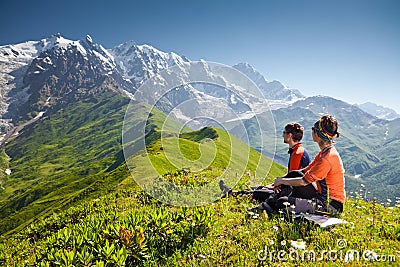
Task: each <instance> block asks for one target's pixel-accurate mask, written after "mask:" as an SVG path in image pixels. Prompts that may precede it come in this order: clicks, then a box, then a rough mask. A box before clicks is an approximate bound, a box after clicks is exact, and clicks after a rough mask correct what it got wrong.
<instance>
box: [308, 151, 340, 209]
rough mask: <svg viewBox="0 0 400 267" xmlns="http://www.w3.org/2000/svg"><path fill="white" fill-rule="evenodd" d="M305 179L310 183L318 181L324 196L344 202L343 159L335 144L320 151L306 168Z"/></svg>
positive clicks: (320, 191) (319, 188)
mask: <svg viewBox="0 0 400 267" xmlns="http://www.w3.org/2000/svg"><path fill="white" fill-rule="evenodd" d="M302 171H303V172H304V180H305V181H306V182H308V183H312V182H317V187H318V191H319V193H320V194H321V195H322V197H323V198H325V199H328V197H329V198H330V199H334V200H337V201H339V202H340V203H344V201H345V199H346V193H345V190H344V186H345V181H344V168H343V163H342V159H341V158H340V155H339V153H338V152H337V150H336V148H335V147H334V146H331V147H329V148H326V149H324V150H322V151H320V152H319V153H318V154H317V156H316V157H315V158H314V160H313V161H312V162H311V163H310V165H308V166H307V167H306V168H304V169H303V170H302Z"/></svg>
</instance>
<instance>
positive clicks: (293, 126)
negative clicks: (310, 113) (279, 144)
mask: <svg viewBox="0 0 400 267" xmlns="http://www.w3.org/2000/svg"><path fill="white" fill-rule="evenodd" d="M285 132H287V133H291V134H292V139H293V141H295V142H300V141H301V139H302V138H303V132H304V127H303V126H301V124H300V123H297V122H292V123H288V124H286V126H285Z"/></svg>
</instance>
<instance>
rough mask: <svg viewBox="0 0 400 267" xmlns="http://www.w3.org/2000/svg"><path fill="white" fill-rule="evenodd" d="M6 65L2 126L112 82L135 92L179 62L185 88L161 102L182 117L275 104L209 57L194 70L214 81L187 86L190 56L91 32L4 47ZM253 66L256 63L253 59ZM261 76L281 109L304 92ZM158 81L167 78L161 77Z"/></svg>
mask: <svg viewBox="0 0 400 267" xmlns="http://www.w3.org/2000/svg"><path fill="white" fill-rule="evenodd" d="M0 65H1V72H0V82H1V99H0V115H1V118H2V125H3V126H2V132H5V131H7V129H8V128H9V126H10V125H12V123H11V122H14V123H16V122H18V121H19V120H21V119H24V120H25V119H29V118H32V117H34V115H36V114H38V113H39V112H44V111H45V110H46V109H48V108H49V107H52V106H55V104H59V103H67V102H69V101H77V100H79V99H80V98H81V97H83V96H88V95H91V94H96V92H99V91H102V90H104V89H105V88H106V87H110V88H112V90H117V91H120V92H121V93H123V94H125V95H128V96H130V97H132V96H133V94H134V93H135V92H136V90H140V88H141V86H142V85H143V83H144V82H145V81H147V80H149V79H150V78H151V77H156V75H158V74H159V73H161V72H162V71H163V70H166V69H168V68H171V67H172V66H176V67H177V68H178V72H180V74H179V75H180V77H176V78H177V79H178V81H181V85H182V86H178V87H177V88H170V89H174V90H170V91H169V92H167V93H166V94H165V96H164V97H163V98H162V99H160V100H159V101H158V102H157V103H156V104H155V105H156V107H157V108H159V109H160V110H162V111H163V112H165V113H167V114H170V115H171V116H172V117H174V118H175V119H178V120H181V121H185V120H187V119H188V118H190V117H192V116H200V117H201V116H202V117H214V116H217V117H218V115H221V116H225V115H224V114H227V113H231V114H232V113H234V115H235V116H237V115H239V116H241V115H240V114H245V113H248V112H249V111H252V112H258V113H260V112H263V111H265V110H266V109H268V105H265V104H264V103H263V102H265V99H264V97H263V96H262V94H260V95H256V94H251V93H250V92H249V91H248V90H247V89H246V88H244V87H243V86H242V87H240V86H239V85H237V84H232V82H229V81H226V80H225V77H223V75H214V74H213V73H211V72H210V68H211V66H210V65H209V64H208V63H207V62H205V61H201V62H200V63H199V64H197V65H195V66H196V67H195V68H196V70H195V71H196V72H198V73H202V74H204V76H205V77H211V78H209V80H208V83H193V84H188V83H187V81H188V80H189V81H190V79H191V78H190V77H189V76H190V75H192V74H191V73H190V72H192V71H193V66H192V67H191V68H190V69H188V65H190V64H189V60H188V59H187V58H186V57H184V56H180V55H177V54H175V53H172V52H170V53H165V52H162V51H160V50H158V49H156V48H154V47H152V46H150V45H137V44H135V43H134V42H132V41H131V42H127V43H124V44H121V45H118V46H117V47H115V48H113V49H110V50H106V49H104V48H103V47H102V46H101V45H99V44H96V43H95V42H93V40H92V38H91V37H90V36H86V38H85V39H84V40H78V41H71V40H68V39H66V38H64V37H62V36H61V35H59V34H56V35H53V36H51V37H49V38H46V39H42V40H40V41H29V42H25V43H21V44H15V45H6V46H2V47H0ZM240 66H241V64H239V65H238V66H237V67H236V69H238V68H239V67H240ZM246 67H247V70H250V69H252V67H251V66H250V65H248V64H247V65H246ZM241 71H242V72H245V69H244V68H242V69H241ZM247 74H249V73H247ZM256 78H259V81H264V83H263V82H259V84H260V85H261V87H262V92H263V93H264V94H265V95H269V96H271V98H272V97H273V101H278V103H279V105H278V107H281V106H285V105H287V104H285V103H286V102H288V103H289V102H290V101H293V100H294V99H295V97H297V96H302V95H301V94H300V93H297V92H295V91H294V90H292V89H288V88H286V87H285V86H284V85H283V84H281V83H279V82H276V81H274V82H271V83H268V82H266V81H265V79H264V78H263V77H262V76H261V74H259V73H258V77H256V76H255V75H252V76H251V77H250V79H253V80H254V79H256ZM158 79H159V81H158V82H160V83H162V82H165V79H164V78H163V77H162V76H160V77H158ZM163 79H164V81H163ZM254 81H255V82H257V81H256V80H254ZM280 90H281V91H282V92H281V93H279V91H280ZM232 92H236V93H232ZM282 101H283V102H282ZM225 111H226V112H225ZM246 116H248V115H246ZM205 123H206V122H205ZM201 126H203V125H198V127H201ZM193 127H195V126H193Z"/></svg>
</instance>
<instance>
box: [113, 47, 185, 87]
mask: <svg viewBox="0 0 400 267" xmlns="http://www.w3.org/2000/svg"><path fill="white" fill-rule="evenodd" d="M110 54H111V55H112V56H113V57H114V60H115V63H116V65H117V68H118V70H119V71H120V72H121V73H122V74H123V75H124V76H125V78H127V79H129V80H130V81H131V82H132V83H133V84H134V85H135V86H136V87H139V86H140V85H141V84H142V83H143V82H144V81H145V80H146V79H149V78H150V77H152V76H154V75H156V74H157V73H159V72H160V71H162V70H164V69H167V68H169V67H171V66H174V65H182V64H183V63H184V62H189V60H188V59H187V58H186V57H181V56H179V55H177V54H175V53H173V52H170V53H165V52H162V51H160V50H158V49H156V48H154V47H152V46H150V45H146V44H144V45H137V44H136V43H135V42H133V41H130V42H126V43H124V44H121V45H118V46H117V47H115V48H113V49H111V50H110Z"/></svg>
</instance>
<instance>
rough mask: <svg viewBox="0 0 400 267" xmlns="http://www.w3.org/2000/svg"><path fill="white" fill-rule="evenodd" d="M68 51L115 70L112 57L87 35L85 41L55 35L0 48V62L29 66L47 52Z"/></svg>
mask: <svg viewBox="0 0 400 267" xmlns="http://www.w3.org/2000/svg"><path fill="white" fill-rule="evenodd" d="M70 49H75V50H76V51H79V53H81V54H82V55H83V56H84V57H85V58H87V57H88V55H89V56H95V57H98V58H99V59H100V60H101V61H102V62H103V65H104V67H105V68H107V69H110V70H111V69H113V68H115V64H114V61H113V58H112V56H111V55H110V54H109V53H108V51H107V50H106V49H104V48H103V47H102V46H101V45H99V44H96V43H94V42H93V40H92V38H91V37H90V36H89V35H87V36H86V38H85V40H80V41H72V40H69V39H66V38H64V37H62V36H61V35H60V34H58V33H57V34H54V35H52V36H50V37H48V38H45V39H42V40H40V41H27V42H24V43H20V44H15V45H5V46H0V60H1V61H17V62H26V63H27V64H29V63H30V62H31V61H32V60H33V59H34V58H36V57H39V56H40V55H41V54H42V53H45V52H47V51H51V50H59V51H60V53H65V52H66V51H67V50H70Z"/></svg>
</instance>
